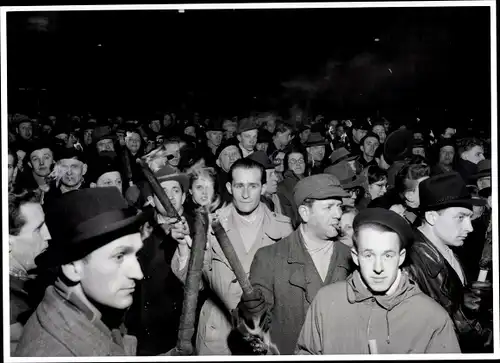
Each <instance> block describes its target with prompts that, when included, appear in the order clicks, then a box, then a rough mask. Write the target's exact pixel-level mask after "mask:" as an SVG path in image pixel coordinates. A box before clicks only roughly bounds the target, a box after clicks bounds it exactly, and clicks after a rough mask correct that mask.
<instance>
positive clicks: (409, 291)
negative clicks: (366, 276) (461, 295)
mask: <svg viewBox="0 0 500 363" xmlns="http://www.w3.org/2000/svg"><path fill="white" fill-rule="evenodd" d="M399 273H400V274H401V278H400V279H399V283H398V286H397V288H396V290H395V291H394V293H393V294H391V295H375V294H373V293H372V292H371V291H370V290H369V289H368V287H367V286H366V285H365V283H364V282H363V280H362V277H361V274H360V273H359V271H358V270H356V271H354V273H353V274H352V275H351V276H349V277H348V278H347V281H346V282H347V300H348V301H349V303H350V304H354V303H363V302H365V301H370V300H371V299H375V301H376V303H377V305H379V306H380V307H381V308H383V309H384V310H386V329H387V342H388V343H389V342H390V335H391V330H390V326H389V313H390V311H391V310H392V309H394V308H395V307H396V306H398V305H399V304H401V303H402V302H403V301H404V300H406V299H408V298H410V297H412V296H414V295H418V294H421V293H422V292H421V291H420V289H419V288H418V286H417V284H416V283H415V282H414V281H412V280H411V279H410V278H409V277H408V275H407V274H406V272H404V271H400V272H399ZM369 328H370V322H369V323H368V329H369Z"/></svg>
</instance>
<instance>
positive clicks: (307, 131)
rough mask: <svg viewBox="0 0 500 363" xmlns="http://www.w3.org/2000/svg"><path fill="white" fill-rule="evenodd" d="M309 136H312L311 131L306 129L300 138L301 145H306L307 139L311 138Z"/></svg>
mask: <svg viewBox="0 0 500 363" xmlns="http://www.w3.org/2000/svg"><path fill="white" fill-rule="evenodd" d="M309 135H311V129H305V130H304V131H302V132H301V133H300V134H299V137H300V143H301V144H304V143H305V142H306V141H307V139H308V138H309Z"/></svg>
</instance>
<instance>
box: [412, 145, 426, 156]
mask: <svg viewBox="0 0 500 363" xmlns="http://www.w3.org/2000/svg"><path fill="white" fill-rule="evenodd" d="M412 153H413V155H420V156H422V157H424V158H425V148H424V147H423V146H418V147H414V148H413V150H412Z"/></svg>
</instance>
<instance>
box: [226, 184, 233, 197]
mask: <svg viewBox="0 0 500 363" xmlns="http://www.w3.org/2000/svg"><path fill="white" fill-rule="evenodd" d="M226 189H227V191H228V192H229V194H231V195H233V188H232V187H231V183H230V182H227V183H226Z"/></svg>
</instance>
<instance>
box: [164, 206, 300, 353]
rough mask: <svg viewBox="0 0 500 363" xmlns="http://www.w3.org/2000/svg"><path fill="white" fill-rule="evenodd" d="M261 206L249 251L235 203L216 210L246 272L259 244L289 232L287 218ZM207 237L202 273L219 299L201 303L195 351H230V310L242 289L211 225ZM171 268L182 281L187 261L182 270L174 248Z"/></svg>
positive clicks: (260, 245) (274, 240) (262, 245)
mask: <svg viewBox="0 0 500 363" xmlns="http://www.w3.org/2000/svg"><path fill="white" fill-rule="evenodd" d="M261 206H262V207H263V210H264V220H263V223H262V228H261V229H260V230H259V231H255V233H256V237H257V239H256V241H255V243H254V245H253V246H252V248H251V249H250V251H248V252H246V250H245V247H244V245H243V242H242V240H241V236H240V232H239V231H238V230H237V229H236V225H235V222H234V214H235V213H237V212H236V210H235V208H234V206H233V205H232V204H230V205H228V206H226V207H224V208H221V209H220V210H218V211H217V215H218V218H219V220H220V222H221V225H222V227H223V228H224V230H225V231H226V233H227V236H228V238H229V240H230V241H231V243H232V245H233V247H234V249H235V251H236V254H237V255H238V257H239V260H240V262H241V264H242V266H243V269H244V270H245V272H246V273H247V274H249V272H250V266H251V264H252V261H253V257H254V255H255V253H256V252H257V250H258V249H259V248H261V247H264V246H268V245H271V244H273V243H275V242H277V241H279V240H281V239H282V238H285V237H286V236H288V235H289V234H290V233H292V226H291V223H290V218H288V217H286V216H283V215H281V214H277V213H273V212H271V211H270V210H269V208H267V207H266V206H265V205H264V204H262V203H261ZM207 241H208V243H209V248H208V249H207V251H205V260H204V267H203V275H204V278H205V280H206V282H207V283H208V285H209V287H210V289H211V290H212V291H213V292H214V293H215V295H216V296H217V297H218V298H219V299H220V302H215V301H214V300H213V299H211V298H209V299H207V301H206V302H205V303H204V304H203V307H202V309H201V313H200V320H199V323H198V332H197V337H196V351H197V354H198V355H230V354H231V352H230V350H229V348H228V345H227V337H228V335H229V333H230V331H231V328H232V326H231V318H230V312H231V311H232V310H233V309H235V308H236V306H237V305H238V303H239V301H240V299H241V295H242V290H241V287H240V285H239V284H238V281H237V279H236V276H235V275H234V272H233V270H232V268H231V266H230V264H229V262H228V261H227V259H226V257H225V256H224V253H223V252H222V249H221V247H220V245H219V243H218V242H217V239H216V238H215V235H214V234H213V232H212V229H211V228H209V231H208V240H207ZM172 271H173V272H174V273H175V274H176V275H177V277H179V279H180V280H181V281H185V278H186V274H187V264H186V265H185V266H184V267H183V268H182V270H180V269H179V255H178V253H177V252H176V254H175V255H174V258H173V259H172Z"/></svg>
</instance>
